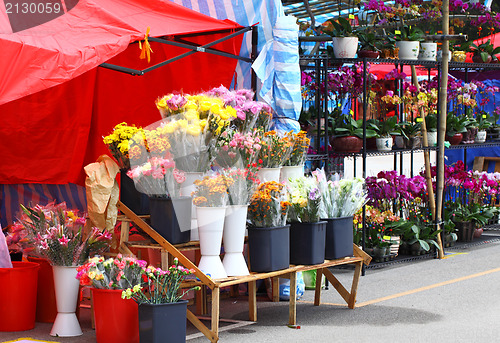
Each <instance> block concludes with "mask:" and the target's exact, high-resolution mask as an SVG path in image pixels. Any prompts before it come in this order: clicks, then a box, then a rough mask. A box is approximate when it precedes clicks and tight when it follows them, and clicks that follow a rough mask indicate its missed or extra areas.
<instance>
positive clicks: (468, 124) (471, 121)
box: [462, 109, 478, 144]
mask: <svg viewBox="0 0 500 343" xmlns="http://www.w3.org/2000/svg"><path fill="white" fill-rule="evenodd" d="M468 110H469V109H468ZM467 112H469V111H467ZM464 117H465V118H466V120H465V121H464V125H465V129H466V132H464V133H463V137H462V143H464V144H472V143H474V140H475V138H476V135H477V131H478V123H477V120H476V118H474V117H473V116H472V115H470V114H466V115H464Z"/></svg>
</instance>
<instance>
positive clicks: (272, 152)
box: [257, 131, 293, 168]
mask: <svg viewBox="0 0 500 343" xmlns="http://www.w3.org/2000/svg"><path fill="white" fill-rule="evenodd" d="M260 146H261V148H260V150H259V154H258V158H257V164H258V166H259V167H261V168H277V167H281V166H283V165H284V163H285V161H286V160H287V159H288V158H289V157H290V153H291V152H292V149H293V142H291V141H290V140H288V139H284V138H283V135H281V134H279V133H278V132H277V131H267V132H264V133H263V134H262V137H261V139H260Z"/></svg>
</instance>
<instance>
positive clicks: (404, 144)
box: [395, 122, 422, 149]
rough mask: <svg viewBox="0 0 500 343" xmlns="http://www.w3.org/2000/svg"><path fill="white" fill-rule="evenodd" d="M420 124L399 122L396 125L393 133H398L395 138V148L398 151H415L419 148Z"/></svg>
mask: <svg viewBox="0 0 500 343" xmlns="http://www.w3.org/2000/svg"><path fill="white" fill-rule="evenodd" d="M421 128H422V124H421V123H409V122H400V123H397V125H396V128H395V131H396V132H398V133H399V135H398V136H396V139H395V140H396V142H395V143H396V146H397V147H398V148H400V149H406V148H410V149H415V148H418V147H420V146H421V140H420V136H419V134H420V129H421Z"/></svg>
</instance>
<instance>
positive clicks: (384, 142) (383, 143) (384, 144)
mask: <svg viewBox="0 0 500 343" xmlns="http://www.w3.org/2000/svg"><path fill="white" fill-rule="evenodd" d="M376 143H377V150H378V151H391V150H392V137H382V138H377V139H376Z"/></svg>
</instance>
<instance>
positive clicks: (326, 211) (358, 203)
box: [312, 169, 367, 260]
mask: <svg viewBox="0 0 500 343" xmlns="http://www.w3.org/2000/svg"><path fill="white" fill-rule="evenodd" d="M312 174H313V175H314V177H315V178H316V179H317V182H318V187H319V189H320V192H321V196H322V200H323V206H322V207H321V209H320V217H321V219H322V220H326V222H327V224H326V242H325V258H326V259H328V260H331V259H337V258H342V257H345V256H351V255H352V254H353V250H352V244H353V230H352V229H353V216H354V214H355V213H356V212H358V211H359V209H361V207H363V205H364V204H365V203H366V201H367V200H366V197H367V193H366V189H365V182H364V180H363V179H362V178H352V179H341V180H338V181H333V180H327V178H326V175H325V171H324V170H323V169H318V170H316V171H313V172H312Z"/></svg>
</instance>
